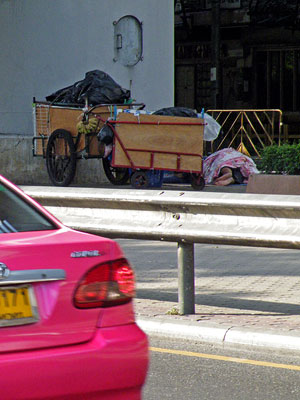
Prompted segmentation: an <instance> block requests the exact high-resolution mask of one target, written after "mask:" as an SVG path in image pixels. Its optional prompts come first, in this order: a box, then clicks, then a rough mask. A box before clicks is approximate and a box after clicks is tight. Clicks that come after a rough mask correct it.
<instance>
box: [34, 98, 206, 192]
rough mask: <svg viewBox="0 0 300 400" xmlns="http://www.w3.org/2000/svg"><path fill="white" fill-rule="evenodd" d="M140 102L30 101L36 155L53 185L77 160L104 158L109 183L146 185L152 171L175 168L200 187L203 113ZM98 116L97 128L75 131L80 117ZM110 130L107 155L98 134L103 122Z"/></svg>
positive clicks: (63, 182) (64, 179) (63, 181)
mask: <svg viewBox="0 0 300 400" xmlns="http://www.w3.org/2000/svg"><path fill="white" fill-rule="evenodd" d="M142 109H143V105H98V106H95V107H86V108H85V109H84V110H83V109H82V108H78V107H61V106H59V105H53V104H52V105H50V104H48V103H45V102H34V121H35V136H34V138H33V148H34V155H40V156H43V157H44V158H46V165H47V170H48V174H49V177H50V179H51V181H52V182H53V184H54V185H59V186H67V185H69V184H70V183H71V182H72V180H73V178H74V175H75V170H76V160H77V159H82V158H86V159H87V158H102V161H103V167H104V171H105V173H106V176H107V178H108V179H109V180H110V182H111V183H113V184H123V183H126V182H128V180H129V178H130V182H131V184H132V186H133V187H135V188H147V187H148V186H149V183H150V180H151V172H153V171H174V172H180V173H186V174H189V176H190V182H191V185H192V186H193V188H195V189H198V190H202V189H203V188H204V178H203V174H202V171H203V132H204V121H203V119H201V118H187V117H174V116H164V115H155V114H148V113H146V112H144V111H143V110H142ZM91 118H94V119H95V118H96V119H97V120H98V121H99V124H98V125H97V130H96V131H95V132H90V133H87V134H82V133H78V131H77V124H78V122H79V121H80V120H84V121H87V122H88V121H89V119H91ZM104 125H106V127H108V128H109V129H111V131H112V133H113V148H112V154H111V156H110V157H109V158H103V155H104V145H103V144H102V143H101V142H100V141H99V140H98V137H97V134H98V132H99V131H100V130H101V128H103V127H104Z"/></svg>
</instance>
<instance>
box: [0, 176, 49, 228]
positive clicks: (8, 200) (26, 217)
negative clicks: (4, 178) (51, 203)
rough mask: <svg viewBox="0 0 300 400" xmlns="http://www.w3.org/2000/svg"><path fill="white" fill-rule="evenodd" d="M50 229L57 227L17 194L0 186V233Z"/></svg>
mask: <svg viewBox="0 0 300 400" xmlns="http://www.w3.org/2000/svg"><path fill="white" fill-rule="evenodd" d="M51 229H57V227H56V226H55V225H54V224H53V223H52V222H51V221H49V220H48V219H47V218H46V217H45V216H44V215H42V214H41V213H40V212H39V211H38V210H37V209H35V208H34V207H33V206H32V205H30V204H28V203H27V202H26V201H25V200H24V199H22V197H20V196H18V195H17V193H15V192H14V191H12V190H11V189H10V188H8V187H6V186H4V185H1V184H0V233H11V232H28V231H44V230H51Z"/></svg>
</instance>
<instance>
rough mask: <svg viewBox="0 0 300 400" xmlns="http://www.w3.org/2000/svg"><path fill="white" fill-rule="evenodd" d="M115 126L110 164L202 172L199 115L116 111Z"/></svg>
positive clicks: (202, 123)
mask: <svg viewBox="0 0 300 400" xmlns="http://www.w3.org/2000/svg"><path fill="white" fill-rule="evenodd" d="M115 130H116V132H117V137H115V145H114V153H113V160H112V163H113V165H114V166H117V167H118V166H119V167H128V168H131V167H132V166H133V165H132V164H131V162H130V159H131V160H132V162H133V164H134V167H135V168H142V169H143V168H144V169H152V168H153V169H163V170H173V171H180V172H202V156H203V132H204V121H203V119H200V118H197V119H196V118H185V117H172V116H161V115H153V114H152V115H147V114H146V115H145V114H141V115H139V116H135V115H133V114H130V113H120V114H119V115H118V117H117V123H116V125H115ZM122 145H123V147H122ZM124 148H125V150H124ZM126 152H127V154H126ZM128 156H129V157H128Z"/></svg>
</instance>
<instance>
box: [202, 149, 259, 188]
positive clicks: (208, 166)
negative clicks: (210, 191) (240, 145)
mask: <svg viewBox="0 0 300 400" xmlns="http://www.w3.org/2000/svg"><path fill="white" fill-rule="evenodd" d="M223 167H229V168H239V169H240V171H241V173H242V175H243V176H244V178H245V180H244V182H245V183H246V182H247V180H248V178H249V175H250V174H258V173H259V171H258V169H257V168H256V165H255V163H254V161H253V160H252V159H251V158H249V157H247V156H245V155H244V154H242V153H240V152H239V151H236V150H234V149H232V148H227V149H222V150H219V151H217V152H215V153H213V154H211V155H210V156H208V157H207V158H206V159H205V160H204V161H203V175H204V179H205V183H206V184H213V183H214V180H215V179H216V178H217V177H218V176H219V175H220V171H221V169H222V168H223Z"/></svg>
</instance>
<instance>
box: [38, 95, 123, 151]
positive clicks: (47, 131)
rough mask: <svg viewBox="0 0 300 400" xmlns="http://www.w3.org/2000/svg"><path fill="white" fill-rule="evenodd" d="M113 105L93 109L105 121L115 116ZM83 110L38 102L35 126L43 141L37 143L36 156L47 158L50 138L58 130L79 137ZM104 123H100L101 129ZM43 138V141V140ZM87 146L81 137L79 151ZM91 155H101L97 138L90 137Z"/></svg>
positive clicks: (84, 139) (83, 137)
mask: <svg viewBox="0 0 300 400" xmlns="http://www.w3.org/2000/svg"><path fill="white" fill-rule="evenodd" d="M128 107H129V106H118V108H128ZM113 109H114V106H113V105H104V106H102V105H101V106H99V107H96V108H95V109H93V113H97V114H100V115H101V117H102V118H103V119H104V120H107V119H108V118H109V117H112V116H113ZM82 113H83V111H82V109H81V108H72V107H60V106H53V105H51V104H47V103H45V102H40V103H39V102H37V103H35V104H34V125H35V137H37V138H40V139H41V140H36V141H35V155H41V156H45V152H46V147H47V143H48V138H49V136H50V135H51V133H52V132H54V131H55V130H56V129H65V130H67V131H69V132H70V133H71V135H72V136H73V137H74V139H75V137H76V136H77V128H76V125H77V123H78V122H79V121H80V118H81V116H82ZM101 125H102V123H101V122H100V123H99V127H101ZM42 138H43V139H42ZM85 146H86V138H85V136H84V135H82V136H81V138H80V142H79V145H78V148H77V150H78V151H80V150H82V149H84V147H85ZM89 154H90V155H92V156H93V155H95V156H96V155H99V142H98V140H97V138H96V136H93V137H92V136H90V137H89Z"/></svg>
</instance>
